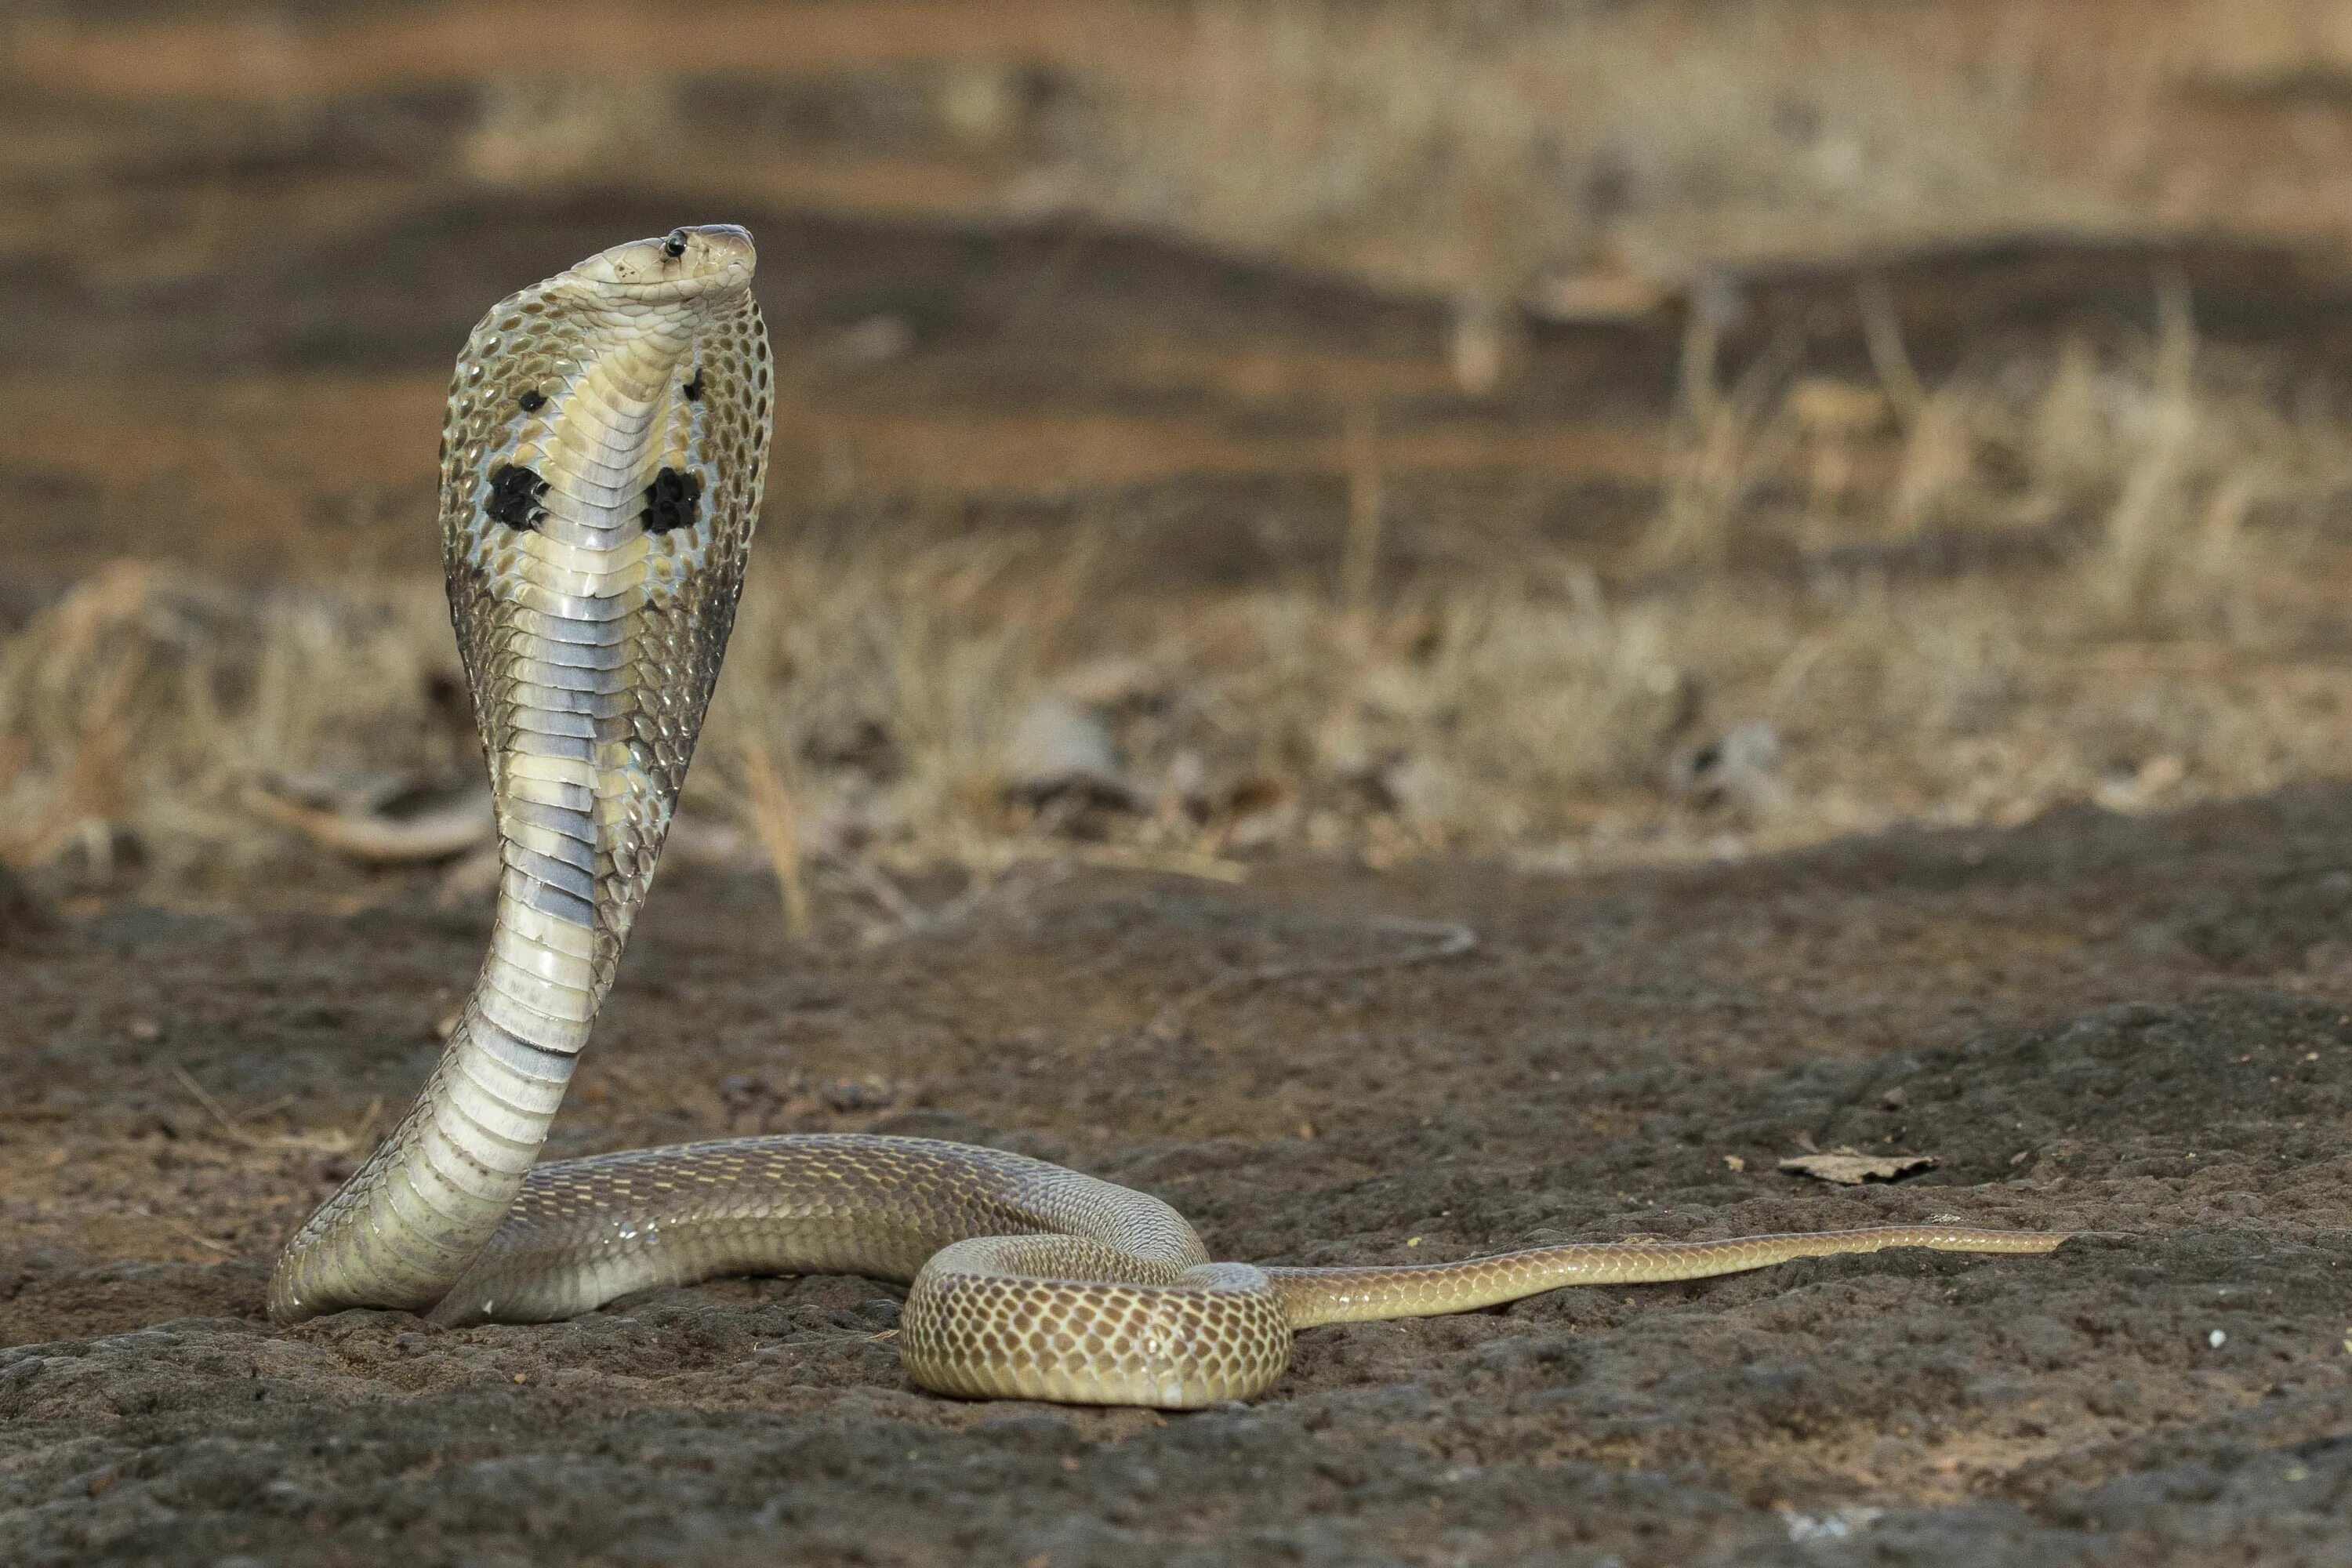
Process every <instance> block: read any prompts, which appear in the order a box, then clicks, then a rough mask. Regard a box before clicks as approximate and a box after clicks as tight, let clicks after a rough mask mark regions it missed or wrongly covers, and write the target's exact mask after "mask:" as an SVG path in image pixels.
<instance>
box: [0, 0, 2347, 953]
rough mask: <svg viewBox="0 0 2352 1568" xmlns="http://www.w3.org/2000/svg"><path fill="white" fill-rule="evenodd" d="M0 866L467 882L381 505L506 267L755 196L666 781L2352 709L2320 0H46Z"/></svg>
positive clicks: (1086, 833)
mask: <svg viewBox="0 0 2352 1568" xmlns="http://www.w3.org/2000/svg"><path fill="white" fill-rule="evenodd" d="M0 87H5V91H0V250H5V268H0V276H5V279H7V284H6V287H7V302H6V309H5V310H0V432H5V435H0V864H5V866H7V867H9V868H13V869H14V872H15V873H16V876H17V877H18V879H21V880H24V881H26V883H27V884H28V885H30V886H31V887H33V888H34V889H36V890H37V892H40V893H43V894H44V895H45V896H49V897H55V898H58V899H61V900H68V901H72V900H91V899H102V898H105V897H109V896H113V895H116V894H120V893H122V892H126V891H136V892H137V893H138V894H139V895H140V896H142V897H163V898H172V899H180V900H222V899H229V900H243V899H256V898H268V899H289V898H293V899H319V900H329V901H346V902H347V901H352V900H358V901H365V900H369V899H372V898H374V897H378V896H381V895H382V893H383V891H385V890H386V889H390V888H394V887H398V886H403V885H405V884H406V882H407V881H408V879H412V878H414V877H415V876H418V875H424V874H427V871H428V870H429V874H431V875H435V876H438V877H441V878H443V879H445V881H446V885H447V887H448V889H450V891H451V893H452V896H460V895H463V894H464V893H465V892H466V890H467V889H469V888H473V887H477V886H478V885H479V884H480V869H481V862H480V858H479V846H480V843H481V832H482V827H481V817H480V811H481V805H480V802H479V800H478V796H477V795H475V794H474V791H475V789H476V781H477V777H478V772H479V766H480V764H479V762H478V757H477V756H476V755H475V753H474V750H473V741H472V738H471V731H470V721H469V719H468V717H467V713H466V710H465V700H464V695H463V691H462V689H461V687H460V686H459V684H458V681H457V667H456V661H455V653H454V649H453V648H452V647H451V646H450V642H449V638H448V636H447V633H446V629H445V626H444V621H443V611H442V608H441V605H440V598H439V595H440V590H439V585H438V582H437V567H436V559H437V557H436V544H435V529H434V520H433V516H432V507H433V491H434V481H433V476H432V464H433V453H434V443H435V440H436V435H437V430H438V425H439V413H438V410H439V405H440V403H441V400H442V397H443V395H444V393H445V390H446V375H447V366H448V363H449V362H450V360H451V359H452V357H453V356H454V353H455V352H456V349H457V345H458V343H459V342H461V341H462V339H463V336H464V333H465V331H466V330H467V326H468V325H469V324H470V323H471V321H473V320H474V319H475V318H476V317H477V316H478V314H479V313H480V312H481V311H482V310H484V309H485V308H486V307H487V306H488V304H489V303H490V302H491V301H492V300H495V299H496V298H497V297H499V295H501V294H503V293H505V292H507V291H509V290H510V289H515V288H518V287H520V286H522V285H524V284H526V283H529V282H530V281H532V280H534V279H538V278H541V277H542V276H544V275H546V274H548V273H550V272H551V271H554V270H557V269H559V268H562V267H564V266H567V265H569V264H570V263H571V262H572V261H574V260H576V259H578V258H580V257H581V256H583V255H585V254H588V253H589V252H592V251H594V250H596V249H600V248H602V247H605V246H607V245H610V244H613V243H615V242H617V241H619V240H623V239H626V238H630V237H636V236H639V235H642V234H648V233H657V232H660V231H662V230H665V229H667V228H668V227H670V226H674V225H676V224H678V223H686V222H707V221H734V222H741V223H745V224H748V225H750V226H751V227H752V228H753V229H754V231H755V233H756V234H757V235H758V237H759V239H760V242H761V281H760V286H759V291H760V294H761V300H762V302H763V304H764V305H765V307H766V309H767V310H768V312H769V316H770V320H771V322H772V326H773V327H774V329H775V331H776V336H777V343H778V348H779V353H780V357H781V366H780V368H781V369H782V373H783V384H784V396H783V399H782V407H781V412H780V416H779V420H778V429H777V447H776V459H775V466H774V469H773V472H772V479H771V484H770V498H769V505H768V513H767V517H766V519H765V521H764V523H763V535H762V542H761V550H760V552H759V560H758V563H757V569H756V572H755V574H754V578H753V581H752V583H751V588H750V591H749V594H748V596H747V602H746V610H745V617H744V621H743V625H742V628H741V630H740V633H739V636H738V639H737V644H736V647H735V650H734V652H733V655H732V657H731V660H730V668H729V671H728V674H727V676H726V678H725V680H724V683H723V685H722V689H721V693H720V697H719V703H718V707H717V710H716V712H715V714H714V719H713V723H712V728H711V731H709V734H708V736H707V737H706V740H705V743H704V751H703V755H702V758H701V760H700V761H699V763H698V764H697V770H696V773H695V776H694V780H693V782H692V784H691V786H690V789H689V794H688V802H687V805H686V808H685V816H684V817H683V819H682V821H681V825H680V827H679V831H678V835H677V840H676V842H675V846H674V848H675V851H676V852H677V854H678V855H679V856H680V857H681V858H688V859H695V858H699V859H703V860H706V861H717V862H722V863H729V864H734V863H741V864H747V865H760V866H764V867H768V868H772V870H773V871H774V873H775V874H776V876H777V877H778V878H779V880H780V885H781V888H782V894H783V897H784V899H785V902H786V906H787V909H788V910H790V911H791V915H792V918H793V920H795V921H800V922H803V923H806V922H808V921H818V922H836V923H840V924H844V925H846V926H850V927H854V928H856V929H859V930H865V931H889V930H894V929H902V928H904V927H905V926H907V925H909V924H913V923H919V922H920V921H924V920H926V919H929V918H931V916H932V915H933V914H934V913H935V912H936V911H937V910H939V909H940V908H942V907H945V904H946V903H947V902H951V901H952V900H954V899H956V898H958V897H962V896H967V894H968V893H969V891H970V890H971V889H976V888H981V887H984V886H985V885H986V884H987V883H988V881H989V880H990V879H992V878H995V877H997V876H999V875H1001V874H1002V873H1003V871H1004V870H1006V869H1007V868H1011V867H1013V866H1015V865H1020V864H1024V863H1033V862H1037V861H1046V862H1055V861H1068V860H1078V861H1087V862H1092V863H1097V864H1109V865H1115V866H1133V867H1138V868H1147V869H1156V870H1161V871H1167V872H1173V873H1178V874H1184V875H1192V876H1200V877H1208V878H1218V879H1239V878H1242V877H1245V876H1246V875H1247V874H1248V872H1249V868H1250V866H1251V864H1252V863H1253V862H1254V861H1255V860H1257V859H1259V858H1264V857H1267V856H1282V855H1296V854H1318V855H1336V856H1343V857H1348V858H1355V859H1358V860H1360V861H1363V862H1367V863H1370V864H1372V865H1376V866H1378V865H1388V864H1393V863H1397V862H1399V861H1403V860H1409V859H1412V858H1420V857H1428V856H1433V855H1474V856H1480V857H1491V858H1500V859H1503V860H1506V861H1508V862H1509V863H1512V864H1517V865H1522V866H1534V867H1576V866H1588V865H1611V864H1622V863H1626V862H1632V861H1643V860H1658V859H1671V858H1690V857H1699V856H1736V855H1743V854H1751V853H1756V852H1759V851H1762V850H1769V849H1772V848H1776V847H1786V846H1791V845H1797V844H1803V843H1808V842H1814V841H1818V840H1820V839H1822V838H1824V837H1832V836H1834V835H1838V834H1844V833H1852V832H1859V831H1870V830H1874V829H1879V828H1883V827H1885V826H1891V825H1895V824H1899V823H1906V822H1912V823H1927V824H1956V823H1988V822H1989V823H2011V822H2017V821H2021V820H2024V819H2026V818H2028V817H2031V816H2034V815H2036V814H2039V813H2042V812H2044V811H2047V810H2051V809H2053V808H2058V807H2063V806H2069V805H2085V804H2087V805H2092V806H2095V807H2097V808H2104V809H2110V810H2124V811H2147V810H2157V809H2162V808H2165V807H2168V806H2170V805H2176V804H2180V803H2184V802H2187V801H2190V800H2194V799H2200V798H2207V797H2211V796H2215V795H2237V794H2244V793H2249V792H2254V791H2262V790H2268V789H2273V788H2276V787H2279V786H2281V785H2284V784H2292V783H2294V782H2296V781H2298V780H2303V779H2309V778H2315V777H2321V776H2331V775H2341V774H2343V773H2347V771H2352V723H2347V719H2346V715H2345V714H2344V712H2343V711H2342V701H2343V696H2342V694H2343V690H2344V685H2345V683H2344V680H2343V674H2344V669H2345V665H2346V662H2347V654H2352V621H2347V616H2346V610H2345V605H2346V595H2345V592H2344V589H2345V586H2346V583H2347V566H2352V553H2347V546H2352V526H2347V524H2352V515H2347V499H2352V496H2347V479H2352V426H2347V415H2346V411H2345V407H2344V395H2343V394H2344V391H2345V386H2344V383H2345V379H2346V369H2347V363H2352V362H2347V350H2352V292H2347V273H2346V271H2345V269H2344V266H2343V259H2344V248H2343V247H2344V238H2345V230H2346V228H2347V219H2352V8H2347V7H2346V6H2344V5H2341V4H2337V3H2334V0H1550V3H1546V4H1538V3H1535V0H1525V3H1504V0H1495V3H1491V4H1467V3H1464V4H1454V5H1441V4H1433V3H1428V0H1421V3H1410V4H1408V3H1403V0H1321V3H1316V0H1256V3H1243V0H1193V3H1185V0H1165V3H1160V0H1133V3H1124V0H1002V3H991V4H982V3H972V0H788V3H782V4H773V5H753V4H677V5H668V4H665V5H655V4H635V3H625V0H578V3H575V4H572V5H565V6H562V7H556V8H551V7H543V6H535V5H512V4H500V3H474V4H440V3H434V0H391V3H386V4H369V5H361V4H357V3H345V4H324V5H304V6H300V7H295V6H290V5H289V6H282V7H275V8H273V7H268V6H257V5H227V4H220V5H215V4H201V3H187V4H175V3H173V0H110V3H109V4H104V5H48V6H44V5H39V4H37V3H36V4H33V5H22V4H20V5H17V6H16V7H14V8H13V9H12V11H11V13H10V16H9V17H8V19H6V20H5V21H0Z"/></svg>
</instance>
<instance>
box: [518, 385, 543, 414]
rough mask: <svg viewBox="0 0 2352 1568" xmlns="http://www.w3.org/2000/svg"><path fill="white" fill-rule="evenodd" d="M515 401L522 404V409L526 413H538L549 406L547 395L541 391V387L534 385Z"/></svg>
mask: <svg viewBox="0 0 2352 1568" xmlns="http://www.w3.org/2000/svg"><path fill="white" fill-rule="evenodd" d="M515 402H516V403H518V404H519V405H521V407H522V411H523V412H524V413H525V414H536V413H538V412H539V411H540V410H541V409H542V408H544V407H546V406H547V395H546V394H545V393H542V392H541V391H540V390H539V388H537V387H535V386H534V387H532V388H531V389H530V391H529V392H526V393H524V394H523V395H521V396H520V397H518V398H516V399H515Z"/></svg>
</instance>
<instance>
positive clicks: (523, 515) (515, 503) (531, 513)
mask: <svg viewBox="0 0 2352 1568" xmlns="http://www.w3.org/2000/svg"><path fill="white" fill-rule="evenodd" d="M545 494H547V481H546V480H545V479H541V478H540V477H539V476H538V475H537V474H536V473H534V472H532V471H531V470H530V469H529V468H520V467H518V466H517V465H515V464H512V463H500V464H499V466H498V468H497V469H496V470H495V471H493V472H492V473H491V475H490V499H489V501H488V504H487V505H485V506H484V507H483V508H482V510H484V511H486V512H488V514H489V518H490V521H492V522H503V523H505V524H506V525H507V526H508V527H509V528H512V529H517V530H520V531H523V532H529V531H531V530H533V529H535V528H537V527H538V526H539V525H540V524H541V523H542V522H545V521H547V509H546V508H545V507H543V506H541V505H540V504H539V501H540V498H541V496H544V495H545Z"/></svg>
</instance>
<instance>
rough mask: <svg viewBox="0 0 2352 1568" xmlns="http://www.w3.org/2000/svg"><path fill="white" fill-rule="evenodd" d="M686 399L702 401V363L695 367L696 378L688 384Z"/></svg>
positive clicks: (689, 401) (693, 401) (690, 401)
mask: <svg viewBox="0 0 2352 1568" xmlns="http://www.w3.org/2000/svg"><path fill="white" fill-rule="evenodd" d="M686 400H687V401H688V403H699V402H701V401H702V367H701V366H700V365H696V366H695V367H694V379H693V380H692V381H689V382H688V383H687V384H686Z"/></svg>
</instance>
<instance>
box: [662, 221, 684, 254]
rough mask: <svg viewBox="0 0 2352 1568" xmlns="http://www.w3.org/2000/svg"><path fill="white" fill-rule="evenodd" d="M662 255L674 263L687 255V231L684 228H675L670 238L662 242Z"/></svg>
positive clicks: (671, 231) (670, 232) (670, 233)
mask: <svg viewBox="0 0 2352 1568" xmlns="http://www.w3.org/2000/svg"><path fill="white" fill-rule="evenodd" d="M662 254H663V255H664V256H667V257H668V258H670V259H671V260H672V261H676V260H677V258H679V257H681V256H684V255H685V254H686V230H684V229H682V228H674V229H672V230H670V231H669V237H668V238H667V239H665V240H663V241H662Z"/></svg>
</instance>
